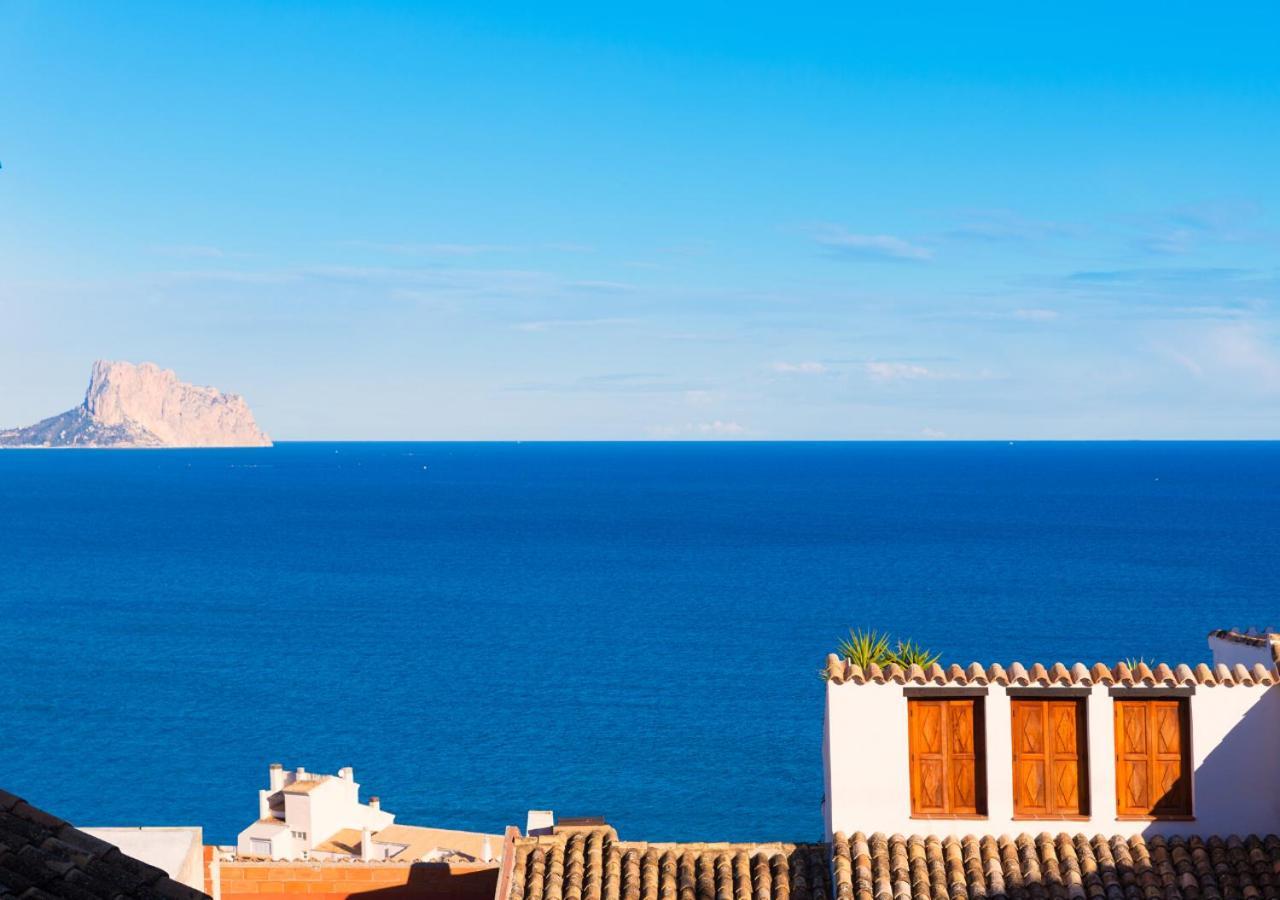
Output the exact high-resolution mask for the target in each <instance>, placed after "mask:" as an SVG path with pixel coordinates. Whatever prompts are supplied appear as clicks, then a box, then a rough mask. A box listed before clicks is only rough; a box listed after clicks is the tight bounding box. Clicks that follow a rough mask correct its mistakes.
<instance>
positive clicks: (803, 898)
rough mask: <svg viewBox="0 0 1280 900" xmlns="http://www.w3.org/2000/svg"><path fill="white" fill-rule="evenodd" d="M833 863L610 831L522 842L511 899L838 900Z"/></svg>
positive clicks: (760, 847) (804, 848) (809, 852)
mask: <svg viewBox="0 0 1280 900" xmlns="http://www.w3.org/2000/svg"><path fill="white" fill-rule="evenodd" d="M829 862H830V859H829V855H828V852H827V849H826V846H825V845H823V844H781V843H779V844H728V843H711V844H654V843H645V842H640V841H619V840H618V837H617V834H616V833H615V832H614V831H613V829H612V828H608V827H605V828H599V829H594V830H590V831H576V832H573V833H569V834H553V835H544V836H539V837H527V838H520V839H518V840H517V841H516V843H515V847H514V861H513V868H512V876H511V889H510V892H509V893H508V895H507V898H506V900H832V894H831V887H832V886H831V876H830V870H829V868H828V865H829ZM886 900H889V898H886Z"/></svg>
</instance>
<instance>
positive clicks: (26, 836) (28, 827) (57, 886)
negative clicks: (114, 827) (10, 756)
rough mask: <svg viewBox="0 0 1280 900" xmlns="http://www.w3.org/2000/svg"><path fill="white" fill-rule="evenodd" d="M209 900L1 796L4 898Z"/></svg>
mask: <svg viewBox="0 0 1280 900" xmlns="http://www.w3.org/2000/svg"><path fill="white" fill-rule="evenodd" d="M10 897H18V898H30V900H42V898H48V897H67V898H74V900H89V898H94V897H97V898H104V900H113V898H123V897H138V898H144V900H145V898H157V900H158V898H173V900H199V898H204V900H208V898H207V896H206V895H205V894H202V893H200V892H199V891H197V890H195V889H194V888H189V887H187V886H186V885H184V884H180V883H178V882H176V881H174V880H173V879H171V878H170V877H169V876H168V875H166V874H165V873H164V872H162V871H161V870H160V869H157V868H155V867H153V866H149V865H147V864H146V863H144V862H141V861H139V860H136V859H134V858H133V857H131V856H125V855H124V854H123V853H121V852H120V851H119V850H118V849H117V848H115V847H114V846H112V845H111V844H108V843H107V842H106V841H103V840H99V839H98V838H96V837H93V836H92V835H88V834H85V833H84V832H83V831H80V830H78V829H76V828H73V827H72V826H70V825H68V824H67V823H66V822H64V821H62V820H61V819H59V818H56V817H55V816H51V815H49V814H48V813H46V812H43V811H42V810H39V809H36V808H35V807H34V806H31V805H30V804H29V803H27V802H25V801H23V800H20V799H19V798H17V797H15V796H13V795H12V794H8V793H5V792H4V791H0V898H6V900H7V898H10Z"/></svg>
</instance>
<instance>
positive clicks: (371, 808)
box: [236, 763, 502, 862]
mask: <svg viewBox="0 0 1280 900" xmlns="http://www.w3.org/2000/svg"><path fill="white" fill-rule="evenodd" d="M268 772H269V774H268V778H269V784H268V787H267V788H266V789H265V790H260V791H258V819H257V821H255V822H254V823H253V824H252V825H250V826H249V827H248V828H246V829H245V830H244V831H242V832H240V836H239V838H238V839H237V842H236V854H237V855H238V856H240V857H249V858H261V859H314V860H326V859H332V860H351V859H360V860H364V861H374V860H395V861H397V862H405V861H409V862H417V861H420V860H457V859H464V860H471V861H478V862H491V861H492V860H493V859H494V858H495V855H496V854H498V853H500V852H501V849H502V835H495V834H483V833H479V832H471V831H454V830H450V829H443V828H421V827H418V826H416V825H397V824H395V816H394V815H392V814H391V813H389V812H386V811H384V810H383V809H382V805H381V803H380V802H379V800H378V798H377V797H370V798H369V802H368V803H361V802H360V785H359V784H357V783H356V780H355V773H354V772H353V771H352V769H351V767H350V766H348V767H346V768H343V769H339V770H338V774H337V775H316V774H313V773H309V772H307V770H306V769H303V768H301V767H299V768H297V769H295V770H294V771H291V772H286V771H285V770H284V768H283V767H282V766H281V765H280V764H279V763H272V764H271V766H270V768H269V770H268Z"/></svg>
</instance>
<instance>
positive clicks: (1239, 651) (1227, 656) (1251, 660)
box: [1209, 635, 1275, 669]
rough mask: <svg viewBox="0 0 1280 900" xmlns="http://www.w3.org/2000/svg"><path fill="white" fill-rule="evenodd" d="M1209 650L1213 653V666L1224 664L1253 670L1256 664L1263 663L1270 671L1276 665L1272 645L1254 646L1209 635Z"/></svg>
mask: <svg viewBox="0 0 1280 900" xmlns="http://www.w3.org/2000/svg"><path fill="white" fill-rule="evenodd" d="M1209 649H1210V650H1211V651H1212V652H1213V664H1214V665H1215V666H1216V665H1217V664H1218V663H1224V664H1225V665H1227V666H1234V665H1236V664H1240V665H1243V666H1244V667H1245V668H1246V669H1252V668H1253V667H1254V665H1255V664H1257V663H1262V665H1263V666H1265V667H1266V668H1268V669H1270V668H1271V667H1272V666H1274V665H1275V663H1274V662H1273V661H1272V659H1271V646H1270V644H1263V645H1261V646H1253V645H1251V644H1245V643H1242V642H1241V641H1230V640H1227V639H1225V638H1220V637H1215V636H1214V635H1209Z"/></svg>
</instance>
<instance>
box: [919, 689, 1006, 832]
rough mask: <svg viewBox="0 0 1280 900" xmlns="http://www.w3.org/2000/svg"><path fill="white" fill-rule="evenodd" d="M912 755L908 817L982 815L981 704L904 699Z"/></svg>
mask: <svg viewBox="0 0 1280 900" xmlns="http://www.w3.org/2000/svg"><path fill="white" fill-rule="evenodd" d="M907 720H908V725H909V728H908V740H909V744H910V755H911V814H912V815H915V816H922V817H929V816H938V817H941V816H955V817H963V816H984V815H986V813H987V796H986V756H985V753H984V752H983V733H984V730H985V729H984V728H983V722H982V700H981V699H980V698H976V697H958V698H955V699H948V700H920V699H910V700H908V701H907Z"/></svg>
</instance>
